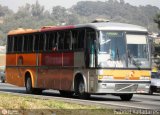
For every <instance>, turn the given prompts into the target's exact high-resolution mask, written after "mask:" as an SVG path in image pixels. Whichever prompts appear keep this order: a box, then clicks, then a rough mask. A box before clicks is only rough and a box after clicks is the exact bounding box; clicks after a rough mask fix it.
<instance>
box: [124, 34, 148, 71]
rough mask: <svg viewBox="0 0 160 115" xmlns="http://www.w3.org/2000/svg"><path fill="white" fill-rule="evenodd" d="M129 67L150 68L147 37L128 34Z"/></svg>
mask: <svg viewBox="0 0 160 115" xmlns="http://www.w3.org/2000/svg"><path fill="white" fill-rule="evenodd" d="M126 42H127V53H128V67H130V68H136V67H137V68H149V66H150V63H149V48H148V43H147V42H148V40H147V37H146V35H142V34H140V35H138V34H127V35H126Z"/></svg>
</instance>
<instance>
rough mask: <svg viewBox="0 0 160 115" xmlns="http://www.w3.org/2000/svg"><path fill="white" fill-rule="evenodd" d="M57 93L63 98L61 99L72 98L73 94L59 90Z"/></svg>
mask: <svg viewBox="0 0 160 115" xmlns="http://www.w3.org/2000/svg"><path fill="white" fill-rule="evenodd" d="M59 92H60V94H61V96H63V97H72V96H73V92H71V91H64V90H60V91H59Z"/></svg>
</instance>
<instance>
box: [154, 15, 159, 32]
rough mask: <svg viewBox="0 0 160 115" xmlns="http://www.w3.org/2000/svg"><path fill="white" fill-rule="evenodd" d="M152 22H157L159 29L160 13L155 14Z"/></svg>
mask: <svg viewBox="0 0 160 115" xmlns="http://www.w3.org/2000/svg"><path fill="white" fill-rule="evenodd" d="M154 22H155V23H157V24H158V28H159V29H160V13H159V14H156V16H155V18H154Z"/></svg>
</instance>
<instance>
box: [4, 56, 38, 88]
mask: <svg viewBox="0 0 160 115" xmlns="http://www.w3.org/2000/svg"><path fill="white" fill-rule="evenodd" d="M6 58H7V60H6V63H7V66H6V80H7V82H8V83H10V84H13V85H17V86H24V85H25V73H26V72H27V71H28V72H29V73H30V75H31V78H32V86H33V87H36V86H35V84H36V54H7V56H6Z"/></svg>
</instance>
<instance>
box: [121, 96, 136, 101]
mask: <svg viewBox="0 0 160 115" xmlns="http://www.w3.org/2000/svg"><path fill="white" fill-rule="evenodd" d="M132 97H133V94H122V95H120V98H121V100H122V101H130V100H131V99H132Z"/></svg>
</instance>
